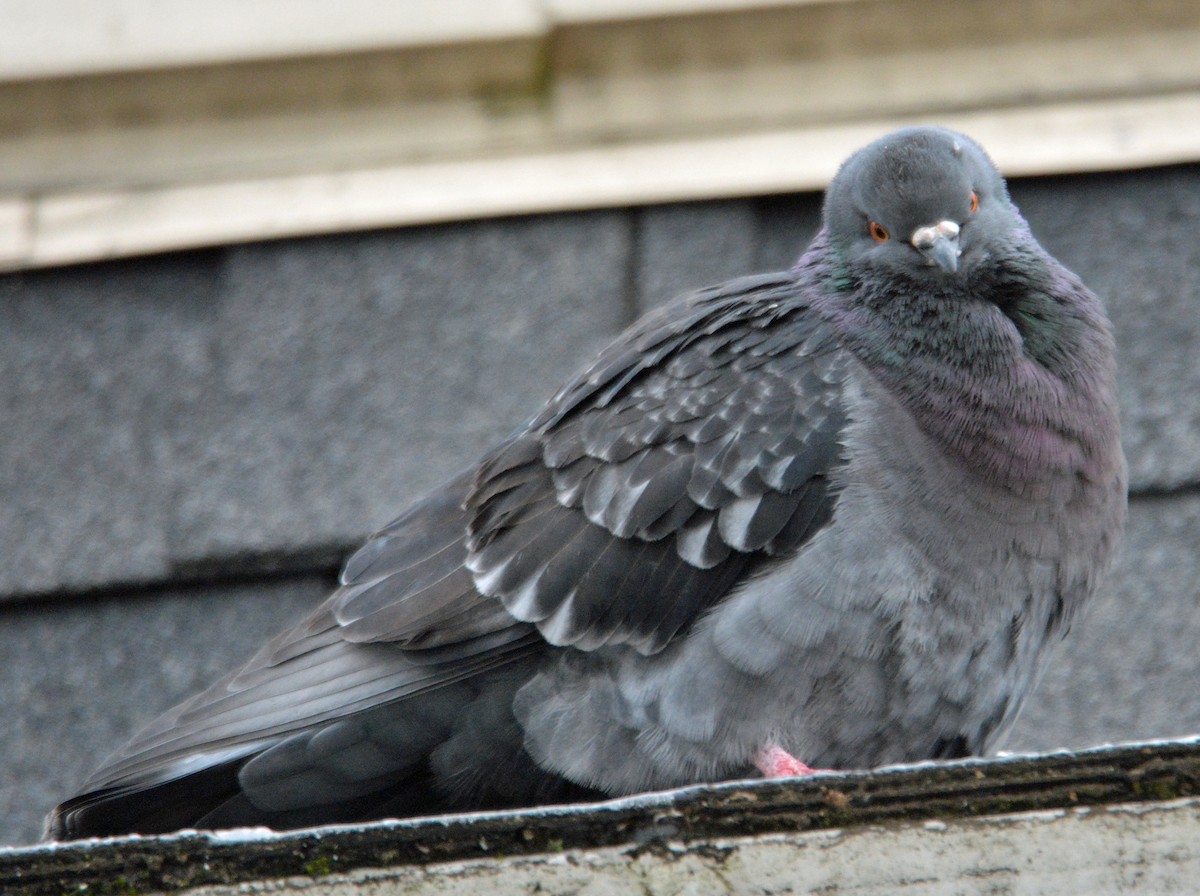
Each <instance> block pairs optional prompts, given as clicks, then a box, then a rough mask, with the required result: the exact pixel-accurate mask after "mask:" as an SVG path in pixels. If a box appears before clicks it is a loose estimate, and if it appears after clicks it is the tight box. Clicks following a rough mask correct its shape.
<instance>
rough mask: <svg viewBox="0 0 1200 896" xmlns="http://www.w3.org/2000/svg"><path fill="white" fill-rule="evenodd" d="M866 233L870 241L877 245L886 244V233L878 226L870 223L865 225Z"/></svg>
mask: <svg viewBox="0 0 1200 896" xmlns="http://www.w3.org/2000/svg"><path fill="white" fill-rule="evenodd" d="M867 233H869V234H871V239H873V240H874V241H875V242H877V243H885V242H887V238H888V232H887V231H886V230H884V229H883V227H882V226H881V225H879V224H876V223H875V222H874V221H872V222H871V223H870V224H868V225H867Z"/></svg>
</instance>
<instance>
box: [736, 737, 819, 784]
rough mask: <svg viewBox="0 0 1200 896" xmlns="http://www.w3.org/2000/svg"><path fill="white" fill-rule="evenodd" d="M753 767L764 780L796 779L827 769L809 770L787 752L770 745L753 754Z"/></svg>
mask: <svg viewBox="0 0 1200 896" xmlns="http://www.w3.org/2000/svg"><path fill="white" fill-rule="evenodd" d="M754 765H755V767H756V768H757V769H758V770H759V771H760V772H762V773H763V777H764V778H796V777H802V776H804V775H815V774H816V773H817V772H822V771H828V769H821V768H809V767H808V766H807V765H805V764H804V763H803V762H801V761H800V760H799V759H797V758H796V757H795V756H793V755H792V754H791V753H789V752H788V751H787V750H785V749H783V748H782V747H777V746H775V745H771V746H769V747H763V748H762V749H761V750H759V751H758V752H757V753H755V754H754Z"/></svg>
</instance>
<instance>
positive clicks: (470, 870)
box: [187, 800, 1200, 896]
mask: <svg viewBox="0 0 1200 896" xmlns="http://www.w3.org/2000/svg"><path fill="white" fill-rule="evenodd" d="M1198 842H1200V803H1197V802H1196V801H1194V800H1189V801H1184V802H1181V803H1174V804H1166V805H1137V806H1122V807H1114V808H1112V809H1107V810H1105V809H1076V810H1073V811H1070V810H1063V811H1055V812H1028V813H1020V814H1015V815H1006V816H997V817H989V818H970V819H956V820H954V821H951V822H941V821H931V822H923V823H911V824H904V825H899V826H895V827H864V828H855V829H850V830H841V831H821V832H816V833H807V834H775V835H768V836H759V837H734V838H716V839H713V840H708V841H704V842H700V843H694V844H690V845H689V846H687V847H683V846H672V845H668V846H666V847H664V848H661V849H659V850H654V851H644V852H640V853H638V852H635V853H633V854H631V852H630V850H628V849H611V848H610V849H597V850H588V851H586V852H584V851H578V850H572V851H571V852H569V853H566V854H561V855H540V856H529V857H522V858H514V859H502V860H499V861H491V860H477V861H472V862H449V863H445V864H440V865H430V866H425V867H422V868H395V869H386V870H372V871H360V872H356V873H353V874H345V875H343V874H331V875H329V876H328V877H324V878H316V879H310V880H295V879H293V880H291V881H287V882H279V881H270V882H265V883H262V884H249V885H247V884H242V885H236V886H224V885H222V886H212V887H209V886H202V887H196V888H194V889H189V890H188V891H187V893H188V894H189V896H235V894H238V896H249V894H255V893H262V894H266V893H279V894H289V893H296V894H304V896H365V894H371V896H391V894H396V896H399V894H401V893H403V894H405V896H426V894H428V896H433V894H437V896H455V894H462V896H474V894H476V893H480V892H487V893H490V894H492V896H523V894H526V893H534V892H536V893H539V894H545V896H610V894H611V896H617V894H624V893H642V894H645V896H684V894H697V896H699V894H702V893H725V894H729V896H751V894H761V893H772V894H779V896H786V894H795V896H804V894H811V893H822V894H831V896H833V894H837V896H843V894H844V896H899V894H913V896H917V894H930V893H939V894H940V893H946V894H949V893H1062V894H1068V893H1087V894H1089V896H1116V894H1131V896H1132V894H1137V896H1166V894H1180V896H1192V894H1194V893H1195V887H1196V880H1197V879H1200V849H1198V848H1197V843H1198Z"/></svg>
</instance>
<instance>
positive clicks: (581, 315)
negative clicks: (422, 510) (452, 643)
mask: <svg viewBox="0 0 1200 896" xmlns="http://www.w3.org/2000/svg"><path fill="white" fill-rule="evenodd" d="M0 21H3V22H4V23H5V25H4V27H3V28H0V406H2V408H3V423H4V425H3V431H2V433H0V557H2V558H3V562H0V658H2V659H3V663H2V665H0V670H2V671H0V712H2V714H3V716H2V717H3V720H4V723H3V725H0V793H3V803H2V805H3V806H4V807H5V810H6V811H5V812H3V813H2V814H0V842H3V843H28V842H31V841H33V840H35V839H36V838H37V837H38V836H39V827H40V818H41V816H42V815H43V814H44V813H45V812H46V811H47V810H48V809H49V808H50V806H51V805H53V804H54V803H55V802H56V801H57V800H58V799H60V798H62V797H64V796H66V795H69V794H70V793H71V792H73V789H74V788H75V787H76V786H77V785H78V784H79V783H80V782H81V780H82V778H83V777H84V776H85V775H86V774H87V772H88V771H90V769H91V768H92V767H93V766H94V765H95V764H96V763H97V762H98V761H99V760H100V759H101V758H102V756H103V755H104V754H105V753H107V752H108V751H110V750H111V749H113V748H115V747H116V746H118V745H119V743H120V742H121V741H123V740H124V739H125V738H126V737H127V736H128V735H129V733H131V731H132V730H133V729H134V728H136V727H137V726H139V725H141V724H143V723H144V722H146V721H148V720H149V719H150V718H151V717H152V716H153V715H155V714H156V713H157V712H158V711H160V710H161V709H163V708H165V707H166V706H168V705H170V704H172V703H174V702H175V701H177V700H178V699H179V698H181V697H183V696H185V695H186V694H188V693H190V692H192V691H194V690H196V689H197V688H199V687H200V686H202V685H204V684H206V683H208V682H210V681H211V680H212V679H213V678H215V677H216V676H217V675H218V674H219V673H221V672H223V671H225V670H226V669H228V668H229V667H230V666H232V665H234V664H235V663H237V662H238V661H240V660H243V659H245V658H246V657H248V655H249V654H250V653H252V652H253V651H254V649H255V648H256V647H257V646H258V645H259V644H260V643H261V641H263V640H264V639H265V638H266V637H268V636H269V635H270V634H271V633H273V632H274V631H275V630H276V629H277V628H279V627H280V626H282V625H283V624H285V623H286V622H288V621H289V620H291V619H293V618H294V617H295V616H297V615H298V614H299V613H301V612H303V611H304V610H305V609H306V608H307V607H309V606H311V605H313V604H314V603H315V602H317V601H318V600H320V599H321V598H322V597H323V596H324V595H325V594H326V593H327V592H328V590H329V588H330V586H331V584H332V582H333V581H334V576H335V575H336V570H337V566H338V563H339V562H340V559H341V558H342V557H343V556H344V555H345V554H346V553H347V552H348V551H349V550H351V549H352V548H353V547H354V546H355V544H356V543H358V542H359V541H360V540H361V539H362V538H364V537H365V536H366V535H367V534H368V533H369V532H370V531H372V530H373V529H375V528H377V527H379V526H381V525H382V524H384V523H386V522H387V521H388V520H389V519H390V518H391V517H393V516H395V515H396V514H398V513H399V512H400V510H402V509H403V508H404V506H405V504H406V502H408V501H409V500H410V499H412V498H414V497H415V496H417V495H418V494H420V493H421V492H422V491H423V490H425V489H427V488H431V487H433V486H434V485H436V484H437V483H438V481H439V480H441V479H442V478H443V477H445V476H447V475H449V474H450V473H452V472H454V471H455V470H457V469H458V468H460V467H461V466H462V465H464V464H465V463H467V462H469V461H470V460H472V459H473V458H475V457H476V456H477V455H478V453H479V452H481V451H482V450H484V449H485V448H487V447H488V446H490V445H491V444H493V443H494V442H495V441H496V440H497V439H499V438H500V437H502V436H503V435H504V434H505V433H507V432H508V431H509V430H510V429H511V428H512V427H513V426H514V425H515V424H516V423H517V422H518V421H520V420H521V419H524V418H525V417H527V416H529V415H530V414H532V413H533V412H534V410H536V408H537V406H538V404H539V403H540V402H541V401H542V400H544V399H545V398H547V397H548V396H549V395H550V393H552V392H553V391H554V389H555V387H556V386H557V385H558V383H559V381H560V380H562V379H563V378H564V377H565V376H567V375H568V374H569V373H570V372H571V371H572V370H573V369H575V368H576V367H577V366H579V365H580V364H582V363H584V362H585V361H586V360H587V359H588V357H589V355H590V354H591V353H592V352H593V351H594V350H596V349H597V348H598V347H599V346H600V345H601V344H602V343H604V342H605V341H606V340H607V339H609V338H610V337H611V336H612V335H614V334H615V333H616V332H618V331H619V330H620V329H621V328H623V327H624V326H626V325H627V324H628V323H630V322H631V321H632V320H633V319H635V318H636V317H637V316H638V315H639V314H640V313H641V312H642V311H644V310H645V309H647V308H649V307H651V306H653V305H655V304H657V303H660V302H662V301H664V300H666V299H668V298H670V297H671V296H673V295H675V294H676V293H678V292H680V291H682V290H685V289H689V288H692V287H698V286H702V285H705V284H706V283H709V282H712V281H714V280H719V279H722V278H725V277H729V276H732V275H736V274H741V273H747V272H751V271H755V270H764V269H775V268H780V267H785V266H787V265H789V264H790V263H791V262H792V261H793V260H794V259H795V258H796V257H797V256H798V254H799V252H800V250H801V248H802V246H803V244H804V242H805V241H806V240H807V239H808V238H809V237H810V236H811V235H812V233H813V232H814V230H815V227H816V223H817V220H818V215H819V208H820V196H819V190H820V188H821V187H822V186H823V185H824V184H825V183H826V181H827V180H828V178H829V177H830V175H831V174H832V173H833V171H834V170H835V167H836V165H837V163H838V162H839V161H840V160H841V159H842V158H843V157H844V156H845V155H846V154H847V153H848V152H849V151H851V150H853V149H855V148H857V146H859V145H861V144H862V143H864V142H866V141H868V140H870V139H872V138H874V137H875V136H878V135H879V134H881V133H883V132H885V131H887V130H889V129H891V128H893V127H896V126H898V125H901V124H904V123H909V122H935V123H940V124H944V125H948V126H951V127H956V128H959V129H961V130H964V131H966V132H967V133H970V134H972V135H973V136H975V137H977V138H978V139H979V140H980V141H981V142H982V143H983V144H984V145H985V146H986V147H987V148H988V149H989V150H990V151H991V152H992V154H993V156H994V157H995V158H996V160H997V162H998V163H999V164H1000V166H1001V168H1002V169H1004V170H1005V172H1006V173H1007V174H1009V176H1010V178H1011V184H1012V189H1013V194H1014V197H1015V199H1016V201H1017V203H1018V205H1020V206H1021V208H1022V210H1023V212H1024V213H1025V215H1026V217H1027V218H1028V219H1029V221H1030V222H1031V224H1032V226H1033V229H1034V232H1035V233H1036V234H1037V235H1038V236H1039V238H1040V239H1041V240H1042V241H1043V243H1044V244H1045V245H1046V246H1047V248H1048V249H1050V251H1051V252H1053V253H1054V254H1056V255H1058V256H1059V258H1061V259H1062V261H1063V262H1064V263H1066V264H1067V265H1068V266H1070V267H1072V268H1073V269H1075V270H1076V271H1078V272H1079V273H1080V274H1081V275H1082V276H1083V277H1084V279H1085V280H1086V281H1087V282H1088V283H1089V284H1090V285H1091V286H1092V287H1093V288H1094V289H1095V290H1096V291H1097V292H1098V293H1099V294H1100V295H1101V296H1102V297H1103V298H1104V300H1105V301H1106V303H1107V305H1108V308H1109V311H1110V313H1111V315H1112V317H1113V319H1114V322H1115V325H1116V329H1117V334H1118V343H1119V350H1120V361H1121V365H1122V368H1121V400H1122V406H1123V413H1124V424H1125V444H1126V450H1127V453H1128V455H1129V460H1130V466H1131V473H1132V477H1131V490H1132V503H1131V506H1132V511H1131V519H1130V531H1129V535H1128V538H1127V542H1126V546H1125V549H1124V553H1123V555H1122V558H1121V560H1120V562H1119V565H1118V568H1117V570H1116V572H1115V574H1114V576H1113V577H1112V580H1111V581H1110V583H1109V584H1108V586H1107V587H1106V588H1105V590H1104V593H1103V595H1102V596H1101V598H1100V599H1099V600H1098V601H1097V602H1096V605H1095V606H1094V608H1093V612H1092V613H1091V614H1090V615H1089V616H1088V617H1086V618H1085V619H1084V620H1083V621H1081V622H1080V623H1079V624H1077V626H1076V629H1075V631H1073V632H1072V633H1071V635H1070V637H1069V639H1068V641H1067V643H1066V644H1065V646H1064V649H1063V650H1062V651H1061V653H1060V655H1059V657H1058V662H1057V663H1056V664H1054V666H1053V667H1052V668H1051V670H1050V672H1049V673H1048V674H1047V676H1046V679H1045V681H1044V682H1043V683H1042V686H1041V687H1040V689H1039V690H1038V692H1037V693H1036V695H1035V696H1034V698H1033V699H1032V700H1031V703H1030V704H1029V706H1028V708H1027V709H1026V711H1025V714H1024V715H1023V717H1022V719H1021V721H1020V723H1019V725H1018V728H1017V730H1016V731H1014V733H1013V735H1012V736H1011V737H1010V739H1009V742H1008V744H1007V747H1008V748H1009V749H1013V750H1045V749H1053V748H1059V747H1065V748H1079V747H1086V746H1089V745H1094V744H1099V743H1104V742H1110V741H1117V740H1129V739H1142V738H1156V737H1168V736H1173V735H1181V734H1187V733H1190V732H1195V731H1200V688H1197V687H1196V680H1197V670H1198V665H1200V661H1198V660H1197V651H1196V647H1195V645H1196V644H1197V643H1200V612H1198V602H1200V552H1198V551H1197V540H1198V535H1200V364H1198V363H1197V361H1196V358H1197V352H1198V351H1200V239H1198V238H1197V234H1200V165H1197V162H1200V52H1198V50H1200V6H1197V5H1196V4H1195V3H1194V2H1192V0H1154V2H1148V3H1140V4H1128V3H1119V2H1115V0H1086V2H1078V3H1069V4H1068V3H1061V4H1060V3H1044V2H1034V0H995V2H990V3H962V2H959V0H840V2H834V0H823V2H822V0H810V2H769V0H761V2H752V0H642V2H639V0H541V2H534V0H492V2H484V0H444V2H439V3H424V2H416V0H412V2H396V3H390V4H381V3H373V2H367V0H348V2H344V3H341V4H329V3H318V2H315V0H287V2H285V0H258V2H252V3H246V2H244V0H205V2H203V3H201V2H198V0H195V2H192V0H124V2H118V0H44V2H33V0H24V2H22V0H0Z"/></svg>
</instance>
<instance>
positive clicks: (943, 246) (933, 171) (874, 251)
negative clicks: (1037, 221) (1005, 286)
mask: <svg viewBox="0 0 1200 896" xmlns="http://www.w3.org/2000/svg"><path fill="white" fill-rule="evenodd" d="M1019 221H1020V218H1019V217H1018V216H1017V214H1016V210H1015V208H1014V207H1013V205H1012V201H1011V200H1010V199H1009V196H1008V189H1007V187H1006V186H1005V184H1004V179H1003V178H1002V177H1001V176H1000V172H999V171H997V170H996V166H995V165H994V164H993V163H992V161H991V159H989V158H988V156H987V154H986V153H985V152H984V151H983V149H982V148H981V147H980V146H979V145H978V144H977V143H975V142H974V141H973V140H971V139H970V138H968V137H964V136H963V135H961V134H956V133H954V132H953V131H948V130H944V129H942V128H933V127H919V128H908V129H905V130H902V131H896V132H895V133H892V134H889V135H887V136H886V137H882V138H881V139H879V140H876V141H875V142H874V143H871V144H870V145H868V146H866V147H864V148H863V149H861V150H859V151H858V152H856V153H855V154H854V155H852V156H851V157H850V158H849V159H847V160H846V162H845V164H843V165H842V167H841V169H840V170H839V171H838V173H837V176H836V177H835V178H834V179H833V182H832V183H831V184H830V187H829V189H828V191H827V192H826V194H825V224H826V227H827V229H828V234H829V239H830V241H831V243H832V246H833V247H834V249H835V250H836V251H837V252H838V254H839V255H840V256H841V258H842V259H843V261H844V262H845V263H846V264H847V265H848V266H849V267H850V268H851V269H852V270H858V271H860V272H866V271H873V272H877V273H880V274H884V275H887V276H897V275H898V276H904V277H907V278H917V279H922V280H924V279H927V278H929V277H931V276H933V277H942V278H953V277H965V276H968V275H969V273H970V271H971V270H972V268H973V267H975V266H976V265H977V264H978V263H979V262H980V261H981V260H983V259H985V258H987V257H989V256H990V255H991V254H992V252H991V251H990V249H992V248H993V245H994V241H995V240H996V239H999V238H1003V235H1004V234H1006V233H1009V232H1011V231H1012V229H1013V225H1014V224H1016V223H1017V222H1019Z"/></svg>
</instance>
